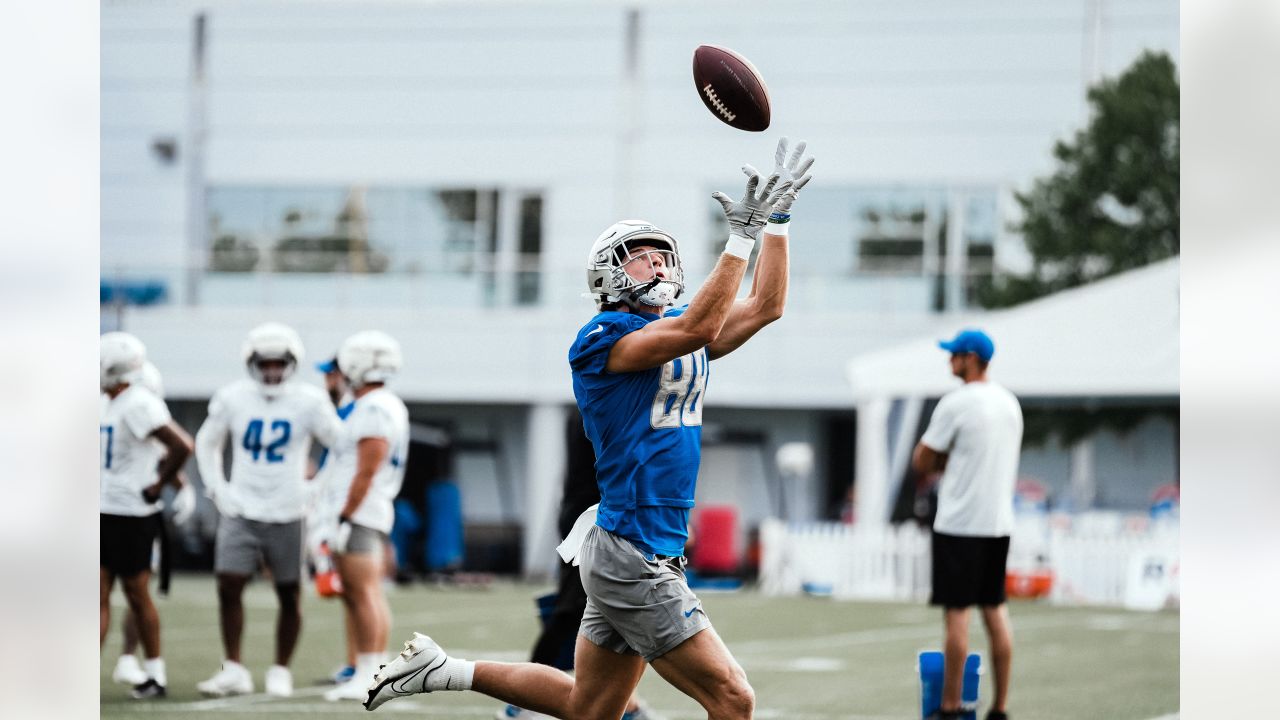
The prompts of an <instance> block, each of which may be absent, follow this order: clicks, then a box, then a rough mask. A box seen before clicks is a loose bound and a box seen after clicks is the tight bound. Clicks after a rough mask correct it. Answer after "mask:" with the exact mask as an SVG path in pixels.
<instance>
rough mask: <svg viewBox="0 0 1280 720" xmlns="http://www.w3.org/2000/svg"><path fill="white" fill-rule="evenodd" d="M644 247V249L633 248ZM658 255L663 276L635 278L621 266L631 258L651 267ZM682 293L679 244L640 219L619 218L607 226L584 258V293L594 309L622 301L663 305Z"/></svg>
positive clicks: (635, 303)
mask: <svg viewBox="0 0 1280 720" xmlns="http://www.w3.org/2000/svg"><path fill="white" fill-rule="evenodd" d="M644 246H648V247H651V248H653V249H652V250H647V251H633V250H634V249H635V248H639V247H644ZM655 255H657V256H661V258H662V262H663V264H664V265H665V266H666V268H667V278H666V279H665V280H663V279H661V278H659V277H658V276H657V274H656V270H655V271H654V274H652V275H650V279H645V280H637V279H635V278H633V277H631V275H629V274H628V273H627V271H626V270H625V269H624V266H625V265H626V264H627V263H629V262H631V261H632V260H636V259H637V258H639V259H640V262H645V260H646V259H647V261H648V262H649V264H650V268H652V267H653V262H654V259H653V258H654V256H655ZM682 292H684V266H683V265H681V264H680V246H679V245H678V244H677V243H676V239H675V238H673V237H671V235H669V234H667V232H666V231H664V230H661V229H660V228H658V227H655V226H654V225H651V224H649V223H648V222H646V221H644V220H623V221H621V222H616V223H614V224H612V225H610V226H609V227H608V228H607V229H606V230H605V231H604V232H602V233H600V237H598V238H596V241H595V242H594V243H592V244H591V254H590V255H589V256H588V257H587V294H588V295H589V296H590V297H591V298H592V299H594V300H595V301H596V308H597V309H603V307H604V306H605V305H608V304H612V303H618V302H621V303H625V304H626V305H627V306H629V307H630V308H631V309H633V310H634V309H637V308H636V306H637V305H648V306H650V307H657V308H663V307H666V306H668V305H671V304H673V303H674V302H675V300H676V298H678V297H680V294H681V293H682Z"/></svg>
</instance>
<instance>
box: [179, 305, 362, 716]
mask: <svg viewBox="0 0 1280 720" xmlns="http://www.w3.org/2000/svg"><path fill="white" fill-rule="evenodd" d="M242 354H243V356H244V362H245V365H246V368H247V370H248V372H249V376H250V377H248V378H244V379H241V380H237V381H235V382H233V383H231V384H229V385H226V386H224V387H222V388H221V389H219V390H218V392H216V393H215V394H214V396H213V398H212V399H211V400H210V401H209V415H208V418H206V419H205V422H204V424H203V425H201V426H200V431H199V432H198V433H196V460H197V461H198V462H199V465H200V475H201V477H202V478H204V483H205V488H206V492H208V493H209V496H210V497H212V498H213V500H214V503H215V504H216V505H217V506H218V511H219V513H220V514H221V516H222V517H221V520H220V522H219V524H218V535H217V540H216V542H215V546H214V563H213V564H214V571H215V572H216V573H217V576H218V610H219V613H218V615H219V621H220V625H221V628H222V646H223V650H224V652H225V653H226V659H225V661H224V662H223V664H222V669H221V670H219V671H218V672H217V673H216V674H214V676H213V677H211V678H209V679H208V680H205V681H204V682H201V683H198V684H197V686H196V687H197V688H198V689H199V690H200V692H201V693H203V694H205V695H209V696H214V697H220V696H225V695H240V694H245V693H250V692H253V676H252V674H250V672H249V670H248V668H246V667H245V666H244V665H242V664H241V662H240V657H241V655H240V639H241V635H242V634H243V630H244V606H243V605H242V604H241V596H242V595H243V594H244V588H245V585H247V584H248V582H249V580H250V579H251V578H252V577H253V574H254V572H255V571H257V569H258V568H259V567H260V566H261V564H262V562H263V561H264V560H265V562H266V564H267V567H268V568H269V569H270V571H271V578H272V580H273V582H274V583H275V589H276V597H277V598H278V599H279V602H280V611H279V614H278V616H277V619H276V648H275V649H276V654H275V664H274V665H272V666H271V667H270V668H269V669H268V670H267V673H266V683H265V684H266V690H267V692H268V693H269V694H271V695H276V696H281V697H287V696H289V695H292V694H293V676H292V675H291V674H290V672H289V660H290V658H291V657H292V655H293V650H294V647H295V646H296V645H297V642H298V634H299V633H300V632H301V630H302V612H301V608H300V606H299V601H300V595H299V590H298V588H299V582H300V578H301V573H302V549H303V541H302V539H303V515H304V513H305V511H306V504H307V495H308V488H307V485H306V471H307V459H308V453H309V451H310V443H311V439H312V438H315V440H316V441H317V442H319V443H320V444H321V445H325V446H331V445H333V443H334V439H335V438H336V437H337V434H338V418H337V416H336V415H335V414H334V412H333V406H332V405H331V404H330V403H329V398H328V396H326V395H325V393H324V391H323V390H321V389H320V388H318V387H314V386H311V385H306V384H303V383H298V382H290V377H291V376H292V375H293V374H294V371H295V370H297V367H298V364H299V363H301V362H302V359H303V348H302V340H301V339H300V338H299V337H298V334H297V333H296V332H294V331H293V329H292V328H290V327H288V326H286V325H282V324H280V323H266V324H263V325H260V326H258V327H256V328H254V329H253V330H251V331H250V332H249V336H248V338H246V339H245V342H244V346H243V353H242ZM228 436H230V437H231V440H232V442H233V445H232V448H231V478H230V481H228V479H227V477H226V475H225V474H224V473H223V468H222V460H223V446H224V445H225V443H226V440H227V437H228Z"/></svg>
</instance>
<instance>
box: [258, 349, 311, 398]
mask: <svg viewBox="0 0 1280 720" xmlns="http://www.w3.org/2000/svg"><path fill="white" fill-rule="evenodd" d="M245 365H246V367H247V368H248V370H249V377H251V378H253V379H254V381H255V382H257V383H258V386H259V387H260V388H262V392H263V393H264V394H266V395H267V396H268V397H272V396H275V395H278V394H279V393H280V389H281V388H282V387H284V384H285V381H286V380H288V379H289V377H290V376H292V375H293V372H294V370H297V369H298V359H297V358H296V357H294V355H293V353H291V352H285V353H283V354H281V355H266V354H262V353H253V354H252V355H250V356H249V360H248V361H247V362H246V363H245Z"/></svg>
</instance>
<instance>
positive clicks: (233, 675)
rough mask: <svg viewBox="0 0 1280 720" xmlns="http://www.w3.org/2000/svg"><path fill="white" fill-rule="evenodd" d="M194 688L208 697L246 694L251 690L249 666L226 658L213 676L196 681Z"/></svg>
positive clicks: (251, 677)
mask: <svg viewBox="0 0 1280 720" xmlns="http://www.w3.org/2000/svg"><path fill="white" fill-rule="evenodd" d="M196 689H197V690H199V691H200V694H202V695H206V696H208V697H227V696H228V695H248V694H249V693H251V692H253V675H252V674H250V673H249V668H247V667H245V666H243V665H241V664H240V663H238V662H232V661H230V660H227V661H226V662H224V663H222V669H221V670H219V671H218V672H216V673H214V676H213V677H211V678H209V679H208V680H205V681H203V682H198V683H196Z"/></svg>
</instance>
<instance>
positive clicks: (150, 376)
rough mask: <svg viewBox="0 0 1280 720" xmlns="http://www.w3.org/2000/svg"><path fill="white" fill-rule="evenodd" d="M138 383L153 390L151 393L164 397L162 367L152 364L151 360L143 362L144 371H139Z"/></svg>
mask: <svg viewBox="0 0 1280 720" xmlns="http://www.w3.org/2000/svg"><path fill="white" fill-rule="evenodd" d="M138 384H139V385H141V386H142V387H144V388H146V389H148V390H150V391H151V394H153V395H155V396H156V397H158V398H160V399H161V400H163V399H164V379H163V378H161V377H160V368H158V367H156V366H155V365H152V364H151V361H150V360H147V361H146V362H144V363H142V371H141V372H139V373H138Z"/></svg>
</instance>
